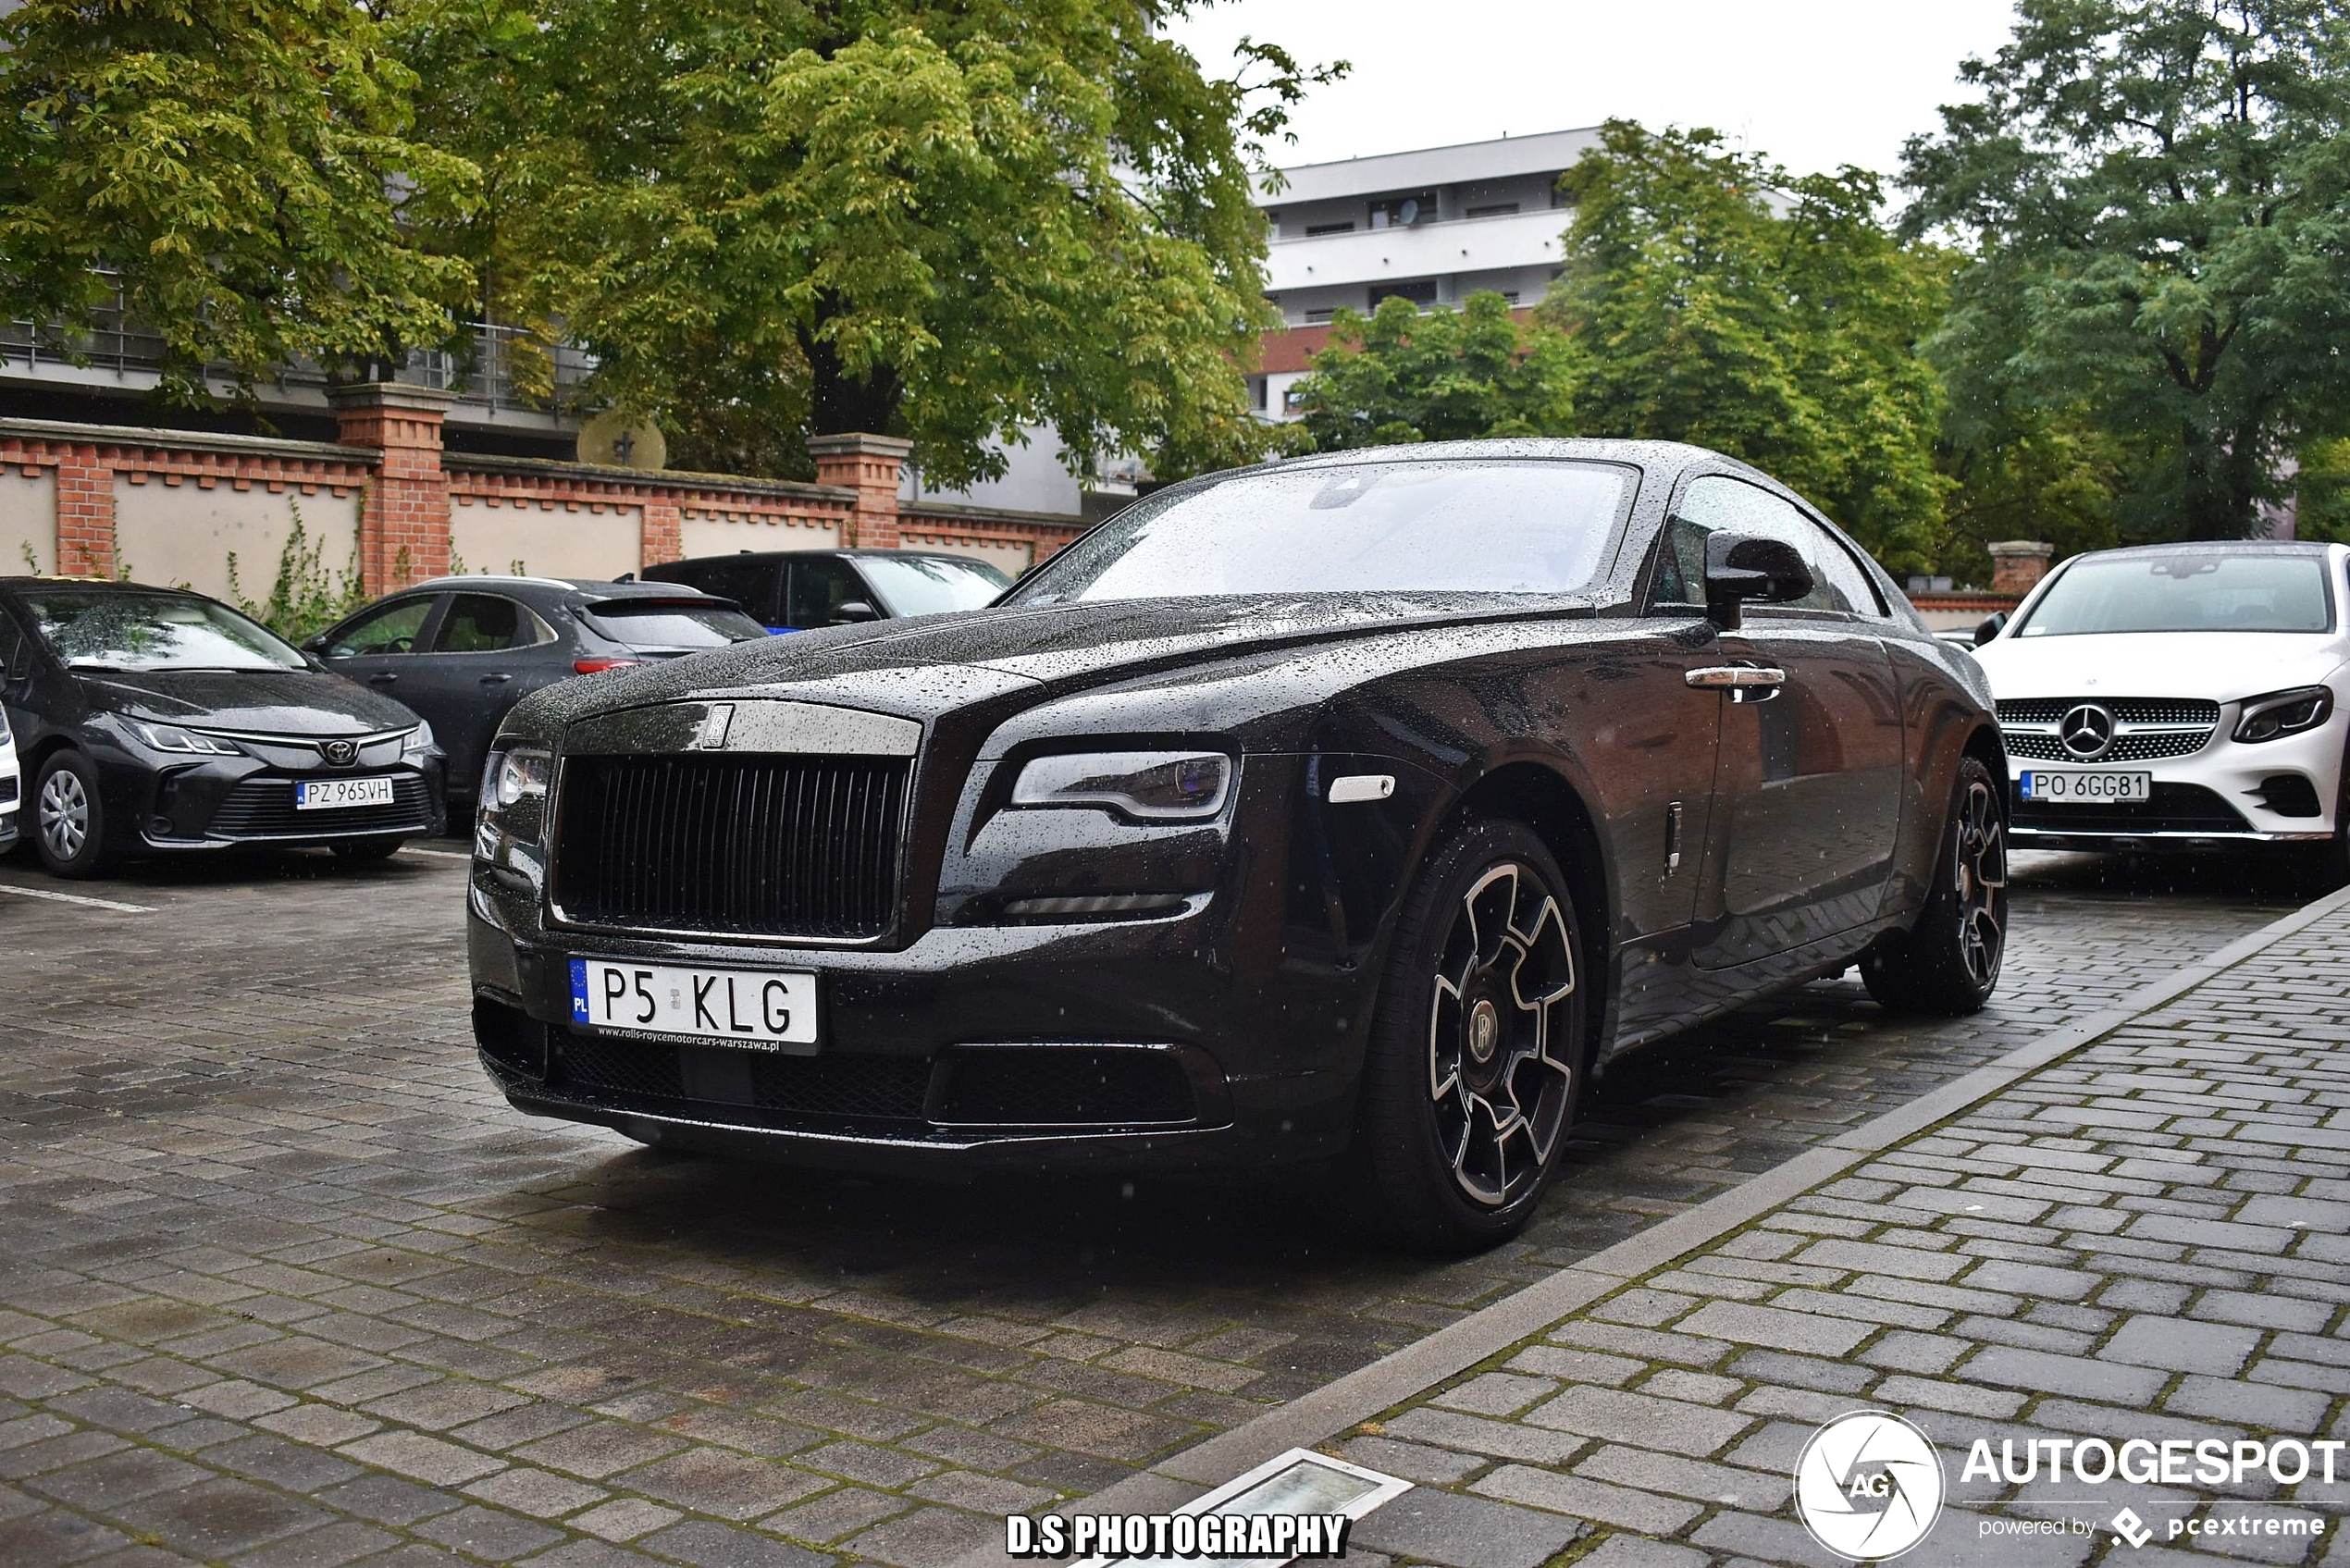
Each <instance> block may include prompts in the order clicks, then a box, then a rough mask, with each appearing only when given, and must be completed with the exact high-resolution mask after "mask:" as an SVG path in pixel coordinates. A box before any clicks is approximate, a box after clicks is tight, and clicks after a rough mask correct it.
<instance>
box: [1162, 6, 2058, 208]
mask: <svg viewBox="0 0 2350 1568" xmlns="http://www.w3.org/2000/svg"><path fill="white" fill-rule="evenodd" d="M2012 13H2013V0H1628V3H1627V0H1511V3H1508V4H1503V3H1501V0H1415V3H1413V4H1410V5H1402V4H1398V3H1396V0H1225V3H1223V4H1219V5H1217V6H1213V7H1211V8H1209V9H1207V10H1205V11H1202V12H1201V13H1199V14H1198V15H1196V16H1195V17H1194V18H1192V19H1189V20H1187V21H1185V22H1184V23H1182V24H1181V26H1180V27H1179V28H1178V29H1177V30H1176V36H1177V37H1178V38H1180V39H1181V41H1182V42H1183V43H1186V44H1187V45H1189V46H1190V48H1191V49H1192V52H1193V53H1194V55H1196V56H1199V59H1200V62H1201V64H1203V65H1204V66H1206V67H1207V68H1209V69H1210V70H1213V71H1219V72H1220V71H1224V70H1229V69H1230V61H1231V49H1232V44H1233V43H1234V42H1235V41H1236V40H1238V39H1239V38H1241V37H1242V36H1243V35H1248V36H1253V37H1256V38H1260V39H1267V40H1270V41H1271V42H1273V43H1280V44H1282V45H1284V46H1285V47H1287V48H1289V49H1290V50H1291V51H1292V52H1293V53H1295V54H1296V55H1297V56H1299V57H1300V58H1302V59H1305V60H1310V61H1316V62H1319V61H1326V60H1331V59H1345V60H1351V61H1353V62H1354V70H1353V72H1352V73H1350V74H1349V76H1348V77H1347V78H1346V80H1343V81H1342V82H1340V83H1339V84H1338V85H1337V86H1335V87H1326V88H1322V89H1320V90H1318V91H1317V92H1316V93H1313V95H1312V96H1310V97H1308V98H1307V99H1306V101H1305V103H1304V104H1303V105H1300V106H1299V108H1298V110H1297V113H1296V116H1295V118H1294V120H1293V121H1292V130H1295V131H1296V132H1297V144H1296V145H1295V146H1293V147H1291V148H1287V149H1284V150H1280V151H1279V152H1277V154H1276V161H1278V162H1280V163H1283V164H1295V163H1318V162H1322V161H1325V160H1329V159H1334V158H1346V157H1354V156H1359V155H1361V154H1366V153H1391V152H1399V151H1402V150H1404V149H1406V148H1412V147H1430V146H1441V145H1444V144H1446V143H1449V142H1478V141H1483V140H1484V139H1486V138H1488V137H1492V136H1499V135H1501V134H1502V133H1503V132H1504V131H1507V132H1509V133H1510V134H1511V135H1514V136H1523V135H1526V134H1527V133H1529V132H1532V131H1539V130H1565V129H1567V128H1569V127H1572V126H1582V125H1595V124H1597V123H1598V122H1599V121H1601V120H1603V119H1607V118H1609V117H1622V118H1626V119H1637V120H1639V121H1641V122H1643V123H1644V124H1647V125H1649V126H1651V127H1660V126H1664V125H1680V126H1698V125H1710V126H1712V127H1713V128H1714V129H1715V130H1720V131H1723V132H1724V133H1725V134H1727V135H1729V136H1730V137H1732V138H1733V139H1734V140H1736V141H1738V142H1742V143H1743V144H1744V145H1746V146H1748V147H1750V148H1751V149H1753V150H1754V151H1757V152H1762V153H1767V154H1770V155H1771V156H1773V157H1775V158H1776V159H1778V160H1779V161H1780V162H1781V163H1783V164H1785V165H1787V167H1789V168H1791V169H1793V170H1794V171H1795V172H1797V173H1799V174H1803V173H1811V172H1813V171H1816V170H1823V169H1831V168H1834V167H1837V166H1838V165H1840V164H1848V163H1849V164H1859V165H1861V166H1862V167H1867V168H1874V169H1876V170H1878V171H1879V172H1881V173H1886V174H1891V173H1893V172H1895V170H1896V169H1897V168H1898V167H1899V161H1900V153H1901V143H1902V141H1903V140H1904V139H1905V138H1907V137H1908V136H1910V135H1911V133H1913V132H1916V131H1921V130H1935V129H1936V128H1937V127H1938V126H1939V125H1940V123H1941V122H1940V120H1939V118H1938V117H1936V113H1935V111H1936V106H1937V105H1941V104H1944V103H1948V102H1950V101H1951V100H1953V99H1954V98H1956V97H1958V96H1959V95H1960V89H1959V87H1958V81H1957V79H1958V66H1959V62H1960V60H1961V59H1962V58H1964V57H1965V56H1968V55H1987V54H1989V53H1990V52H1991V51H1993V50H1995V49H1997V47H1998V46H1999V45H2000V44H2001V43H2004V42H2005V41H2006V39H2007V37H2008V32H2009V27H2010V19H2011V16H2012Z"/></svg>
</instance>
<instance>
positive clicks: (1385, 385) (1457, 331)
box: [1296, 292, 1575, 451]
mask: <svg viewBox="0 0 2350 1568" xmlns="http://www.w3.org/2000/svg"><path fill="white" fill-rule="evenodd" d="M1574 357H1575V356H1574V350H1573V347H1572V345H1571V344H1570V343H1569V342H1568V340H1567V339H1566V337H1565V334H1564V333H1561V332H1558V331H1556V330H1554V329H1552V328H1550V327H1535V326H1532V325H1530V324H1527V323H1522V322H1520V321H1518V320H1517V319H1516V317H1515V316H1514V315H1512V314H1511V310H1510V305H1509V302H1508V301H1506V300H1504V299H1503V298H1502V296H1501V295H1499V294H1497V293H1490V292H1486V293H1477V294H1471V295H1470V296H1469V297H1468V298H1467V299H1466V300H1465V301H1463V302H1462V303H1461V307H1460V309H1458V310H1457V311H1453V310H1436V311H1429V312H1428V313H1427V314H1425V315H1423V314H1421V313H1420V311H1418V310H1417V309H1416V307H1415V306H1414V305H1413V304H1412V302H1410V301H1408V300H1403V299H1394V298H1390V299H1386V300H1382V301H1380V302H1379V308H1378V309H1377V310H1375V311H1373V312H1372V313H1371V314H1370V315H1368V316H1367V317H1366V316H1363V315H1357V314H1356V313H1354V311H1349V310H1342V311H1340V312H1339V313H1338V315H1337V316H1336V317H1335V318H1334V320H1333V321H1332V323H1331V329H1330V346H1329V347H1327V348H1325V349H1324V350H1323V351H1322V352H1320V353H1318V354H1317V355H1315V356H1314V374H1313V375H1311V376H1309V377H1306V378H1305V380H1303V381H1301V382H1299V383H1298V385H1297V388H1296V392H1297V397H1298V401H1299V403H1300V406H1302V407H1303V408H1304V409H1305V428H1306V431H1307V433H1308V435H1309V436H1311V438H1313V441H1314V444H1315V446H1317V448H1319V449H1320V450H1322V451H1336V450H1338V449H1339V448H1342V447H1367V446H1380V445H1384V444H1386V443H1389V442H1394V441H1423V440H1426V441H1457V440H1469V439H1473V438H1477V437H1480V436H1557V435H1565V434H1566V433H1567V431H1568V428H1569V420H1570V418H1571V417H1572V414H1573V411H1574V379H1575V364H1574Z"/></svg>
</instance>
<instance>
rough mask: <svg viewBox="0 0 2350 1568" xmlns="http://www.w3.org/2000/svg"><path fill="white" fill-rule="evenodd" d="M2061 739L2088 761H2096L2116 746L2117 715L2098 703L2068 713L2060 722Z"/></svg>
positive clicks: (2074, 708)
mask: <svg viewBox="0 0 2350 1568" xmlns="http://www.w3.org/2000/svg"><path fill="white" fill-rule="evenodd" d="M2057 740H2058V742H2059V744H2060V745H2062V746H2063V747H2064V749H2065V750H2066V751H2067V752H2069V753H2071V754H2072V756H2074V757H2077V758H2079V759H2081V760H2082V761H2084V762H2094V761H2096V759H2098V758H2100V757H2102V756H2104V755H2105V754H2106V753H2107V752H2108V751H2109V750H2111V749H2112V747H2113V714H2112V711H2111V710H2109V709H2106V708H2103V707H2100V706H2099V705H2098V704H2096V703H2094V702H2084V703H2080V704H2078V705H2076V706H2074V707H2072V708H2069V709H2067V710H2065V714H2064V717H2063V718H2062V719H2060V720H2059V721H2058V722H2057Z"/></svg>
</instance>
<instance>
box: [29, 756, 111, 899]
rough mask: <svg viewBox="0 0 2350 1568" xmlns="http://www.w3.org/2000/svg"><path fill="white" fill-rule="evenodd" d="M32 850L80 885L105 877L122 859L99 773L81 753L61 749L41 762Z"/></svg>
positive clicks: (35, 791) (35, 790)
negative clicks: (109, 829)
mask: <svg viewBox="0 0 2350 1568" xmlns="http://www.w3.org/2000/svg"><path fill="white" fill-rule="evenodd" d="M32 846H33V848H34V849H35V850H37V851H38V852H39V853H40V856H41V863H42V864H43V865H44V866H46V867H48V868H49V870H51V871H52V872H54V873H55V874H56V875H57V876H61V877H71V878H73V879H75V880H76V881H80V880H81V879H83V878H87V877H94V876H100V875H103V874H104V873H105V871H106V870H108V869H109V868H110V867H112V865H113V864H114V862H115V860H116V858H117V850H116V848H115V846H113V845H112V844H110V843H108V842H107V838H106V813H105V804H104V803H103V802H102V801H101V800H100V799H99V797H98V770H97V768H96V766H95V765H94V764H93V763H92V762H91V760H90V759H89V758H87V757H84V756H83V755H82V754H81V753H80V752H79V751H60V752H56V753H55V754H54V755H52V756H51V757H50V758H49V759H48V760H46V761H44V762H43V763H42V764H41V771H40V772H39V774H38V775H37V776H36V777H35V778H34V780H33V784H32Z"/></svg>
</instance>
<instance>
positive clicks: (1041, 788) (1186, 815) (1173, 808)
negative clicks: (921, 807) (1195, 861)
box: [1012, 751, 1232, 822]
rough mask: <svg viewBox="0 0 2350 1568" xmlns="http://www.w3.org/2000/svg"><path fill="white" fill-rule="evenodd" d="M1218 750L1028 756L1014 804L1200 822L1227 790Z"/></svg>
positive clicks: (1228, 779)
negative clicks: (1076, 807) (1094, 810)
mask: <svg viewBox="0 0 2350 1568" xmlns="http://www.w3.org/2000/svg"><path fill="white" fill-rule="evenodd" d="M1231 787H1232V759H1231V758H1230V757H1227V756H1225V755H1224V754H1223V753H1222V752H1220V751H1080V752H1067V753H1061V754H1057V755H1054V756H1050V757H1037V758H1032V759H1030V760H1029V762H1028V764H1027V766H1025V767H1023V768H1022V769H1021V770H1020V779H1019V781H1018V782H1017V783H1015V784H1013V785H1012V804H1013V805H1015V806H1090V807H1098V808H1100V809H1105V810H1109V811H1115V812H1117V813H1118V814H1119V815H1120V816H1124V817H1131V818H1132V819H1134V820H1135V821H1143V822H1194V821H1206V820H1207V819H1208V818H1211V817H1213V816H1215V815H1216V814H1217V813H1218V812H1219V811H1221V810H1222V809H1224V799H1225V796H1228V795H1230V794H1231Z"/></svg>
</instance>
